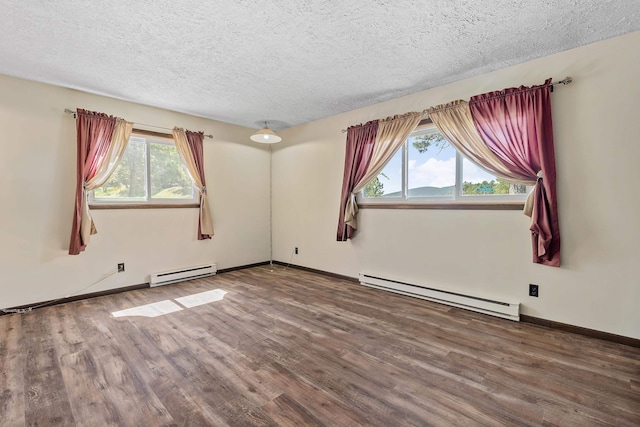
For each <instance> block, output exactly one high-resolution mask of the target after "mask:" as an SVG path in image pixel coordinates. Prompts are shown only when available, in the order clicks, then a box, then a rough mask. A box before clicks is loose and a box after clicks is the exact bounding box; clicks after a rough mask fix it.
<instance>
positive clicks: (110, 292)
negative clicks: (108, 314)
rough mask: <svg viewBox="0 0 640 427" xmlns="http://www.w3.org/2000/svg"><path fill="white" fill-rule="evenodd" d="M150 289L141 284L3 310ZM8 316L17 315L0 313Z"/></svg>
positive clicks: (146, 284)
mask: <svg viewBox="0 0 640 427" xmlns="http://www.w3.org/2000/svg"><path fill="white" fill-rule="evenodd" d="M148 287H149V284H148V283H140V284H139V285H131V286H124V287H122V288H115V289H107V290H105V291H99V292H92V293H90V294H82V295H75V296H72V297H66V298H61V299H56V300H49V301H42V302H34V303H31V304H26V305H19V306H16V307H10V308H5V309H3V310H24V309H28V308H29V307H33V306H36V305H37V306H38V307H37V308H44V307H52V306H54V305H60V304H65V303H68V302H74V301H81V300H85V299H90V298H97V297H103V296H106V295H113V294H119V293H121V292H128V291H135V290H138V289H144V288H148ZM34 310H35V309H34ZM7 314H15V313H5V312H4V311H0V316H4V315H7Z"/></svg>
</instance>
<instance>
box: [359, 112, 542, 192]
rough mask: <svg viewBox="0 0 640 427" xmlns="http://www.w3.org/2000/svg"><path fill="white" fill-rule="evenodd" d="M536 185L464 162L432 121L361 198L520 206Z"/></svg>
mask: <svg viewBox="0 0 640 427" xmlns="http://www.w3.org/2000/svg"><path fill="white" fill-rule="evenodd" d="M531 189H532V187H528V186H526V185H521V184H517V183H510V182H508V181H506V180H504V179H500V178H497V177H496V176H495V175H493V174H491V173H489V172H487V171H485V170H484V169H482V168H481V167H479V166H476V165H475V164H474V163H472V162H470V161H469V160H467V159H465V158H464V157H463V156H462V155H461V154H460V153H458V152H457V150H456V149H455V147H454V146H453V145H451V143H450V142H449V141H448V140H447V139H446V138H445V137H444V136H443V135H442V134H440V132H439V131H438V129H437V128H436V127H435V125H433V124H432V123H424V122H423V123H422V124H421V126H419V127H418V128H417V129H416V130H415V131H414V132H412V133H411V135H410V136H409V138H407V140H406V141H405V143H404V144H403V145H402V146H401V148H400V149H399V150H398V151H397V152H396V153H395V154H394V156H393V158H392V159H391V160H390V161H389V163H388V164H387V165H386V166H385V168H384V169H383V170H382V172H381V173H380V174H379V175H378V176H377V177H376V178H375V179H374V180H373V181H371V182H370V183H369V184H368V185H367V186H366V187H365V189H364V190H363V191H362V193H361V194H360V197H361V198H362V199H366V200H368V201H380V202H384V201H393V200H395V201H409V202H410V201H414V202H417V203H420V202H423V201H425V200H433V201H446V202H453V203H455V202H459V201H464V202H474V201H478V202H480V201H482V202H484V201H513V202H522V201H524V200H525V198H526V195H527V194H528V193H529V192H530V191H531Z"/></svg>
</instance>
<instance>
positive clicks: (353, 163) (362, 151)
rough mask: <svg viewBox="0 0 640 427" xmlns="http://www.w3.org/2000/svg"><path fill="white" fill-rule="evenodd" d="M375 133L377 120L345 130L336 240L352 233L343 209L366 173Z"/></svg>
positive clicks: (347, 237) (374, 141) (342, 239)
mask: <svg viewBox="0 0 640 427" xmlns="http://www.w3.org/2000/svg"><path fill="white" fill-rule="evenodd" d="M377 134H378V121H377V120H374V121H371V122H368V123H366V124H364V125H357V126H351V127H350V128H349V129H348V130H347V146H346V154H345V158H344V177H343V180H342V196H341V197H340V212H339V213H338V234H337V241H338V242H345V241H347V239H350V238H351V236H352V235H353V228H352V227H351V226H349V225H347V224H345V222H344V214H345V209H346V207H347V201H348V200H349V198H350V197H351V193H352V192H353V188H354V186H355V185H356V184H357V183H358V182H359V181H360V180H361V179H362V177H364V175H365V173H367V169H368V168H369V163H370V162H371V157H372V154H373V147H374V146H375V143H376V135H377Z"/></svg>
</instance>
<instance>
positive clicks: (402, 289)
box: [360, 273, 520, 321]
mask: <svg viewBox="0 0 640 427" xmlns="http://www.w3.org/2000/svg"><path fill="white" fill-rule="evenodd" d="M360 284H362V285H365V286H369V287H371V288H376V289H382V290H385V291H390V292H395V293H397V294H402V295H408V296H412V297H416V298H422V299H425V300H429V301H433V302H437V303H441V304H446V305H450V306H453V307H458V308H464V309H466V310H472V311H476V312H478V313H484V314H489V315H491V316H497V317H502V318H503V319H509V320H515V321H519V320H520V303H517V302H504V301H495V300H491V299H487V298H480V297H477V296H471V295H464V294H459V293H455V292H449V291H443V290H440V289H434V288H430V287H426V286H422V285H415V284H412V283H406V282H399V281H397V280H391V279H385V278H382V277H376V276H372V275H369V274H364V273H360Z"/></svg>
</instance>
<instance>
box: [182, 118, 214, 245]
mask: <svg viewBox="0 0 640 427" xmlns="http://www.w3.org/2000/svg"><path fill="white" fill-rule="evenodd" d="M173 140H174V142H175V144H176V148H177V149H178V153H179V154H180V157H181V158H182V160H183V161H184V163H185V165H186V166H187V170H188V171H189V175H190V176H191V180H192V181H193V184H194V185H195V186H196V188H197V189H198V191H199V192H200V233H201V234H202V235H208V236H213V221H212V219H211V210H210V208H209V199H208V198H207V189H206V188H205V186H204V184H203V182H202V178H201V177H200V171H199V170H198V166H197V163H196V159H195V157H194V155H193V153H192V152H191V148H190V146H189V141H188V139H187V133H186V131H185V130H184V129H182V128H174V129H173ZM202 173H203V174H204V171H202Z"/></svg>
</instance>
